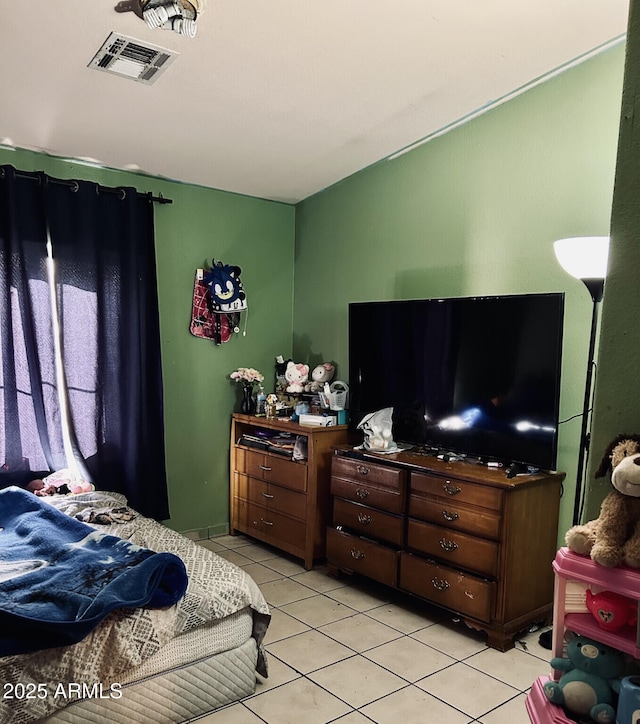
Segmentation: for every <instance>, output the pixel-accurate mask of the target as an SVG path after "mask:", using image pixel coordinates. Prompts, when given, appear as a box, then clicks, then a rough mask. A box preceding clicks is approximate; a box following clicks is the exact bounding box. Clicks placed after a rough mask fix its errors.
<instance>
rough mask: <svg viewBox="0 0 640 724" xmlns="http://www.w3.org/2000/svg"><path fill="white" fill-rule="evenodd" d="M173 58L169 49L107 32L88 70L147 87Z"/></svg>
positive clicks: (172, 53)
mask: <svg viewBox="0 0 640 724" xmlns="http://www.w3.org/2000/svg"><path fill="white" fill-rule="evenodd" d="M177 55H178V54H177V53H175V52H173V51H172V50H166V49H165V48H158V47H156V46H155V45H151V44H149V43H143V42H142V41H140V40H136V39H135V38H127V36H126V35H119V34H118V33H111V35H110V36H109V37H108V38H107V39H106V40H105V42H104V43H103V45H102V47H101V48H100V50H99V51H98V52H97V53H96V54H95V56H94V57H93V60H92V61H91V62H90V63H89V65H88V67H89V68H95V69H96V70H104V71H106V72H107V73H113V74H114V75H121V76H123V77H124V78H130V79H131V80H135V81H138V83H146V84H147V85H150V84H151V83H154V82H155V81H156V79H157V78H158V76H159V75H160V74H161V73H163V72H164V71H165V70H166V69H167V68H168V67H169V65H170V64H171V63H172V61H173V60H174V59H175V57H176V56H177Z"/></svg>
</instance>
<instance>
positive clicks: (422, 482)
mask: <svg viewBox="0 0 640 724" xmlns="http://www.w3.org/2000/svg"><path fill="white" fill-rule="evenodd" d="M409 494H410V496H411V497H416V498H420V497H424V496H431V497H438V498H444V499H445V500H455V501H456V502H458V503H467V504H468V505H473V506H479V507H481V508H488V509H490V510H495V511H500V510H502V495H503V493H502V490H500V489H499V488H494V487H491V486H490V485H478V484H476V483H468V482H466V481H465V480H459V479H457V478H446V477H440V476H438V475H429V474H425V473H412V474H411V483H410V491H409Z"/></svg>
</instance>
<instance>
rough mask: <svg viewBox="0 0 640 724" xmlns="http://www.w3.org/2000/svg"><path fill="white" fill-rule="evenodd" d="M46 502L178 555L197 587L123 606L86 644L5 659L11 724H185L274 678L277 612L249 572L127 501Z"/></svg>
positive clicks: (5, 700) (105, 495)
mask: <svg viewBox="0 0 640 724" xmlns="http://www.w3.org/2000/svg"><path fill="white" fill-rule="evenodd" d="M29 495H32V494H31V493H30V494H29ZM34 497H35V496H34ZM39 500H43V501H45V505H46V506H53V508H55V509H56V510H57V511H59V512H60V513H62V514H64V515H66V516H71V517H72V518H74V519H77V520H80V521H82V522H83V524H85V525H87V526H90V528H91V529H93V530H95V531H100V532H101V533H105V534H107V535H109V536H116V537H117V538H118V539H122V540H123V541H128V542H129V543H130V544H135V546H140V547H142V548H144V549H149V550H150V551H155V552H158V553H160V552H168V553H171V554H174V555H175V556H177V557H178V558H179V559H180V561H182V562H183V563H184V570H185V572H186V581H188V582H186V583H185V585H186V592H185V593H184V595H183V596H182V597H181V598H180V599H179V600H178V602H177V603H175V604H174V605H171V606H168V607H163V608H147V607H140V608H116V609H114V610H111V611H110V612H109V613H107V614H106V615H105V616H104V618H103V619H102V620H101V621H100V623H99V624H97V625H96V626H95V628H94V629H93V630H91V631H90V632H89V633H88V634H87V635H86V636H85V637H84V638H82V640H80V641H78V642H77V643H74V644H70V645H65V646H56V647H54V648H46V649H43V650H35V651H27V652H25V653H14V654H11V655H5V656H0V685H1V686H2V687H3V688H2V694H1V696H0V721H1V722H3V724H30V723H31V722H38V723H39V724H44V723H45V722H46V724H62V723H63V722H64V723H67V724H81V723H82V724H85V723H91V722H95V723H96V724H125V722H126V724H130V722H132V721H135V722H137V723H138V722H139V723H141V724H177V723H178V722H187V721H190V720H192V719H195V718H197V717H200V716H202V715H204V714H206V713H208V712H210V711H213V710H215V709H217V708H219V707H221V706H224V705H225V704H228V703H231V702H233V701H237V700H238V699H240V698H242V697H244V696H247V695H249V694H251V693H253V691H254V690H255V686H256V677H257V675H260V676H263V677H266V676H267V661H266V655H265V651H264V649H263V645H262V642H263V638H264V635H265V633H266V630H267V627H268V625H269V620H270V614H269V608H268V606H267V603H266V601H265V599H264V597H263V596H262V593H261V592H260V590H259V588H258V586H257V585H256V583H255V582H254V581H253V579H252V578H251V577H250V576H249V575H248V574H246V573H245V572H244V571H243V570H242V569H240V568H238V567H237V566H235V565H234V564H232V563H230V562H228V561H226V560H225V559H224V558H222V557H220V556H218V555H216V554H215V553H213V552H211V551H209V550H208V549H206V548H204V547H203V546H200V545H198V544H197V543H194V542H192V541H191V540H189V539H188V538H186V537H184V536H182V535H180V534H179V533H176V532H175V531H172V530H170V529H168V528H166V527H165V526H163V525H161V524H159V523H157V522H156V521H153V520H151V519H149V518H145V517H144V516H142V515H140V514H139V513H137V511H135V510H133V509H131V508H129V507H128V505H127V501H126V499H125V498H124V497H123V496H122V495H119V494H116V493H109V492H99V491H93V492H88V493H81V494H77V495H56V496H51V497H48V498H42V499H39ZM132 547H134V546H132ZM25 578H26V577H25ZM5 630H6V627H5ZM3 635H8V634H3V632H2V631H0V637H1V636H3ZM5 650H6V649H5Z"/></svg>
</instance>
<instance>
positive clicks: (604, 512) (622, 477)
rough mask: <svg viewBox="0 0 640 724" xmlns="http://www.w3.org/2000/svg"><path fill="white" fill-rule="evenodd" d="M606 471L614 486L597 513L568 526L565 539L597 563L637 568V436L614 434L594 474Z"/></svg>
mask: <svg viewBox="0 0 640 724" xmlns="http://www.w3.org/2000/svg"><path fill="white" fill-rule="evenodd" d="M608 472H611V483H612V485H613V487H614V489H613V490H612V491H611V492H610V493H609V494H608V495H607V497H606V498H605V499H604V500H603V501H602V506H601V507H600V515H599V516H598V518H596V519H595V520H591V521H589V522H588V523H585V524H584V525H575V526H573V528H570V529H569V530H568V531H567V534H566V536H565V541H566V543H567V545H568V546H569V548H570V549H571V550H572V551H574V552H575V553H579V554H580V555H584V556H588V555H590V556H591V559H592V560H594V561H595V562H596V563H599V564H600V565H601V566H606V567H607V568H613V567H615V566H618V565H620V564H621V563H624V564H626V565H628V566H631V567H633V568H640V435H618V437H616V438H615V439H614V440H612V441H611V443H610V444H609V447H608V448H607V450H606V452H605V454H604V456H603V458H602V461H601V463H600V467H599V468H598V470H597V472H596V474H595V476H596V478H601V477H603V476H604V475H606V474H607V473H608Z"/></svg>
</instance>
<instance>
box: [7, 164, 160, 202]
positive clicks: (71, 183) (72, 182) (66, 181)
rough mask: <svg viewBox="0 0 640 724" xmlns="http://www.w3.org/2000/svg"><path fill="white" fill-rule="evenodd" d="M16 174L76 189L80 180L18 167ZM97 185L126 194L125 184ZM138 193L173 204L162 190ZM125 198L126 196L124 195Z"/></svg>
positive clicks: (106, 189) (141, 195)
mask: <svg viewBox="0 0 640 724" xmlns="http://www.w3.org/2000/svg"><path fill="white" fill-rule="evenodd" d="M14 170H15V174H16V176H19V177H20V178H30V179H33V180H35V181H39V180H40V179H41V178H42V177H43V176H44V178H45V179H46V180H47V181H49V182H50V183H54V184H61V185H62V186H70V187H71V188H75V190H77V189H78V185H79V183H80V182H79V181H76V180H74V179H62V178H54V177H53V176H47V174H46V173H44V171H19V170H18V169H14ZM96 187H97V189H98V191H99V192H100V193H106V194H124V193H126V190H125V188H124V187H123V186H118V187H114V188H112V187H110V186H101V185H100V184H96ZM136 194H137V195H138V196H140V197H142V198H145V199H148V200H149V201H153V202H154V203H157V204H172V203H173V199H168V198H166V197H165V196H163V195H162V192H160V193H159V194H158V196H154V195H153V194H152V193H151V191H148V192H147V193H144V192H142V191H136ZM123 198H124V196H123Z"/></svg>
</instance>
